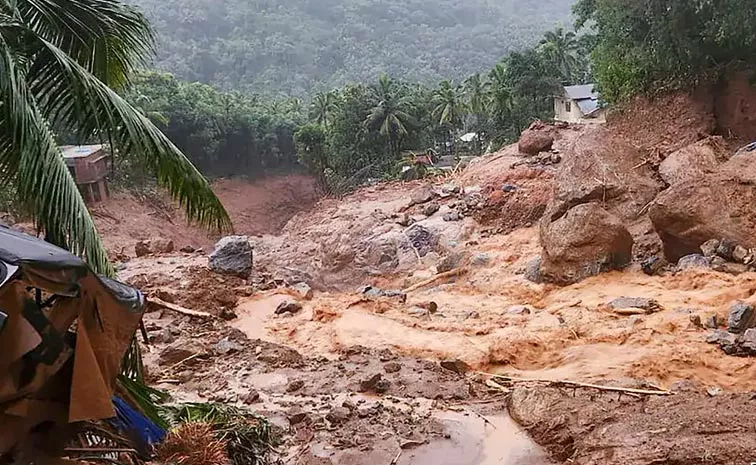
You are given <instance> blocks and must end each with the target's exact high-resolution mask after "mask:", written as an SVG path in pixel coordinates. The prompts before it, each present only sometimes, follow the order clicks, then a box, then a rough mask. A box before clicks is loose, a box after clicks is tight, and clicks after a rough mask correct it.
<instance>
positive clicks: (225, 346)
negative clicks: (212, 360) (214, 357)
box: [213, 338, 243, 355]
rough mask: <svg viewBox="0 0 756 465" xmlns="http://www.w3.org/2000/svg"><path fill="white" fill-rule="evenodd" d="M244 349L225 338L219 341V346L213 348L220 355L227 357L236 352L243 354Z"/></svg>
mask: <svg viewBox="0 0 756 465" xmlns="http://www.w3.org/2000/svg"><path fill="white" fill-rule="evenodd" d="M242 349H243V347H242V346H241V344H239V343H238V342H234V341H231V340H229V339H228V338H223V339H221V340H220V341H218V343H217V344H215V345H214V346H213V350H214V351H215V353H217V354H219V355H227V354H231V353H234V352H241V350H242Z"/></svg>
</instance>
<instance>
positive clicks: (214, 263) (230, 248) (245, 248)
mask: <svg viewBox="0 0 756 465" xmlns="http://www.w3.org/2000/svg"><path fill="white" fill-rule="evenodd" d="M209 266H210V269H211V270H213V271H215V272H216V273H223V274H230V275H235V276H239V277H242V278H248V277H249V275H250V273H251V272H252V246H250V244H249V240H248V238H247V236H228V237H224V238H223V239H221V240H220V241H218V243H217V244H215V250H214V251H213V253H212V254H210V259H209Z"/></svg>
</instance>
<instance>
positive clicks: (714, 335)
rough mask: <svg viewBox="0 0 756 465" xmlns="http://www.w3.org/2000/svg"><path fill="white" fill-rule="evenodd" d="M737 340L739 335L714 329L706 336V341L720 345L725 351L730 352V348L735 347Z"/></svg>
mask: <svg viewBox="0 0 756 465" xmlns="http://www.w3.org/2000/svg"><path fill="white" fill-rule="evenodd" d="M737 341H738V336H737V335H735V334H732V333H728V332H727V331H721V330H715V331H712V332H711V334H709V335H708V336H706V342H708V343H709V344H716V345H718V346H719V347H721V348H722V349H723V350H724V351H725V352H729V351H728V349H729V348H732V347H734V346H735V343H737Z"/></svg>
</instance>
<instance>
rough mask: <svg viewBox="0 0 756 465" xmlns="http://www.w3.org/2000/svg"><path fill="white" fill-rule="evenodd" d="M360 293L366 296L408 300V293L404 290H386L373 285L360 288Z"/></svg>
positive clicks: (403, 301)
mask: <svg viewBox="0 0 756 465" xmlns="http://www.w3.org/2000/svg"><path fill="white" fill-rule="evenodd" d="M360 293H361V294H362V295H364V296H365V297H372V298H377V297H386V298H389V299H396V300H398V301H399V302H401V303H405V302H407V294H406V293H404V292H402V291H392V290H386V289H380V288H378V287H373V286H364V287H363V288H362V289H360Z"/></svg>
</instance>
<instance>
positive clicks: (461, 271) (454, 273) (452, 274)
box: [402, 268, 467, 294]
mask: <svg viewBox="0 0 756 465" xmlns="http://www.w3.org/2000/svg"><path fill="white" fill-rule="evenodd" d="M465 273H467V269H466V268H457V269H456V270H451V271H447V272H446V273H441V274H437V275H436V276H434V277H432V278H430V279H426V280H425V281H420V282H419V283H417V284H415V285H412V286H410V287H408V288H407V289H404V290H403V291H402V292H404V293H405V294H407V293H409V292H412V291H416V290H418V289H420V288H422V287H425V286H427V285H429V284H433V283H435V282H436V281H440V280H442V279H446V278H453V277H455V276H461V275H463V274H465Z"/></svg>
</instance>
